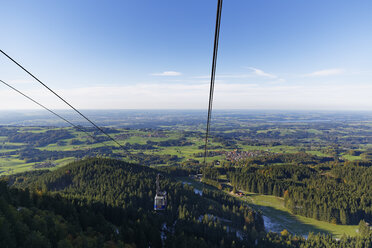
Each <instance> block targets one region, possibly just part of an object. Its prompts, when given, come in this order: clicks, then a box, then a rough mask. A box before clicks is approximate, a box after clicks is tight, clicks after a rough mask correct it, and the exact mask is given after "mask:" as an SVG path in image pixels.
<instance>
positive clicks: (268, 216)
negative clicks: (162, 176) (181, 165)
mask: <svg viewBox="0 0 372 248" xmlns="http://www.w3.org/2000/svg"><path fill="white" fill-rule="evenodd" d="M179 180H180V181H182V182H186V183H188V184H190V185H192V186H193V187H195V188H196V189H199V190H202V189H203V187H205V188H210V189H215V190H216V188H214V187H212V186H209V185H205V184H202V183H200V182H197V181H195V180H193V179H191V178H184V177H183V178H179ZM244 193H245V196H243V197H237V198H238V199H240V200H242V201H244V202H246V203H248V204H249V205H250V206H251V207H252V208H254V209H255V210H261V211H262V213H263V215H264V221H265V227H266V229H267V231H272V232H281V231H283V230H284V229H287V230H288V231H289V232H290V233H292V234H297V235H302V236H305V237H306V236H307V235H308V234H309V233H310V232H312V233H329V234H332V235H333V236H334V237H335V238H340V237H341V236H342V235H343V234H346V235H348V236H356V235H357V228H358V226H357V225H334V224H331V223H328V222H325V221H318V220H315V219H311V218H306V217H303V216H300V215H294V214H291V213H290V212H289V211H288V209H286V208H285V207H284V200H283V198H280V197H275V196H269V195H260V194H255V193H248V192H244Z"/></svg>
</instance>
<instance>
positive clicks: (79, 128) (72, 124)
mask: <svg viewBox="0 0 372 248" xmlns="http://www.w3.org/2000/svg"><path fill="white" fill-rule="evenodd" d="M0 82H1V83H3V84H4V85H6V86H8V87H9V88H11V89H12V90H14V91H16V92H18V93H19V94H21V95H22V96H24V97H26V98H27V99H29V100H30V101H32V102H34V103H36V104H37V105H39V106H40V107H42V108H44V109H45V110H47V111H49V112H50V113H52V114H53V115H55V116H57V117H58V118H60V119H62V120H63V121H65V122H67V123H68V124H70V125H71V126H73V127H74V128H76V129H78V130H79V131H81V132H84V133H85V134H87V135H88V136H89V137H91V138H92V139H94V140H97V139H96V137H94V136H93V135H91V134H90V133H88V132H87V131H85V130H84V129H82V128H81V127H79V126H78V125H75V124H74V123H72V122H71V121H69V120H67V119H66V118H64V117H62V116H61V115H59V114H57V113H56V112H54V111H53V110H51V109H49V108H47V107H45V106H44V105H43V104H41V103H39V102H38V101H36V100H34V99H32V98H31V97H29V96H28V95H26V94H24V93H23V92H21V91H20V90H18V89H16V88H15V87H13V86H11V85H10V84H8V83H6V82H4V81H3V80H1V79H0ZM102 144H104V145H105V146H107V147H109V146H108V145H106V144H105V143H104V142H102Z"/></svg>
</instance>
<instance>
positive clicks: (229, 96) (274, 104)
mask: <svg viewBox="0 0 372 248" xmlns="http://www.w3.org/2000/svg"><path fill="white" fill-rule="evenodd" d="M56 91H57V92H59V93H60V94H61V95H62V96H64V97H65V98H67V99H69V101H70V102H71V103H72V104H73V105H74V106H75V107H77V108H79V109H115V108H116V109H136V108H137V109H138V108H140V109H141V108H142V109H157V108H160V109H171V108H173V109H177V108H184V109H206V108H207V105H208V92H209V85H208V84H189V83H182V84H174V83H141V84H133V85H122V86H101V87H83V88H73V89H56ZM128 92H130V94H128ZM370 92H372V85H370V84H368V83H365V84H346V85H338V86H337V87H336V88H335V87H334V85H332V84H331V85H327V84H324V85H319V84H314V85H283V84H265V85H263V84H260V83H258V84H247V83H221V84H216V88H215V101H214V103H215V107H216V108H217V109H218V108H225V109H226V108H234V109H238V108H240V109H247V108H253V109H370V108H371V106H372V98H371V93H370ZM25 93H26V94H27V95H30V96H32V97H33V98H35V99H37V100H39V101H40V102H42V103H43V104H45V105H46V106H48V107H50V108H52V109H62V108H66V106H65V105H63V103H62V102H59V101H55V97H54V96H53V95H52V94H49V95H48V94H44V92H41V91H40V90H39V89H32V90H26V91H25ZM123 95H125V96H126V97H123ZM82 96H84V97H82ZM0 99H1V101H0V109H28V108H37V107H38V106H37V105H33V104H30V101H29V100H28V99H25V98H24V97H22V96H20V95H18V94H17V93H15V92H13V91H11V90H8V89H6V88H4V89H0Z"/></svg>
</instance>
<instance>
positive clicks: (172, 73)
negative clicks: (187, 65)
mask: <svg viewBox="0 0 372 248" xmlns="http://www.w3.org/2000/svg"><path fill="white" fill-rule="evenodd" d="M151 75H152V76H165V77H173V76H181V75H182V73H181V72H178V71H164V72H161V73H152V74H151Z"/></svg>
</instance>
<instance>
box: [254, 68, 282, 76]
mask: <svg viewBox="0 0 372 248" xmlns="http://www.w3.org/2000/svg"><path fill="white" fill-rule="evenodd" d="M248 69H250V70H252V71H253V73H254V74H255V75H256V76H260V77H267V78H277V76H276V75H273V74H270V73H267V72H264V71H263V70H260V69H257V68H254V67H248Z"/></svg>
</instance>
